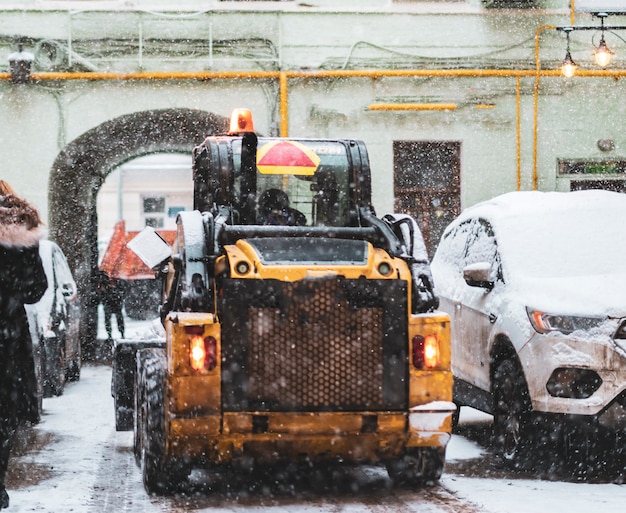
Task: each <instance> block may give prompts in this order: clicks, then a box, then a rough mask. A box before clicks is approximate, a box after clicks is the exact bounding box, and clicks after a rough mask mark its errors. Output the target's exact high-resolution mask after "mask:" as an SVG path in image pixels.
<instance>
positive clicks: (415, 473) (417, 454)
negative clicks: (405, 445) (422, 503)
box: [387, 447, 446, 486]
mask: <svg viewBox="0 0 626 513" xmlns="http://www.w3.org/2000/svg"><path fill="white" fill-rule="evenodd" d="M445 459H446V450H445V448H444V447H414V448H411V449H407V451H406V454H405V455H404V456H402V457H401V458H400V459H398V460H394V461H389V462H387V473H388V474H389V477H390V479H391V480H392V481H393V482H394V483H396V484H399V485H409V486H418V485H432V484H435V483H436V482H437V481H439V479H440V478H441V474H442V473H443V466H444V463H445Z"/></svg>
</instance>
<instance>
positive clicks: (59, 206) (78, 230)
mask: <svg viewBox="0 0 626 513" xmlns="http://www.w3.org/2000/svg"><path fill="white" fill-rule="evenodd" d="M227 127H228V119H227V118H224V117H222V116H216V115H213V114H210V113H208V112H205V111H200V110H192V109H162V110H151V111H145V112H137V113H133V114H127V115H124V116H121V117H118V118H115V119H112V120H109V121H107V122H105V123H103V124H101V125H99V126H97V127H95V128H93V129H91V130H89V131H88V132H85V133H84V134H83V135H81V136H80V137H78V138H76V139H75V140H74V141H72V142H71V143H70V144H68V145H67V146H66V147H65V148H64V149H63V151H61V153H60V154H59V155H58V157H57V158H56V160H55V162H54V165H53V167H52V171H51V173H50V189H49V196H48V203H49V222H50V238H51V239H53V240H55V241H56V242H57V243H58V244H59V246H60V247H61V249H63V252H64V253H65V254H66V256H67V258H68V261H69V264H70V266H71V268H72V271H73V273H74V277H75V279H76V282H77V286H78V292H79V297H80V300H81V312H82V322H81V344H82V347H83V349H84V356H85V357H87V358H89V357H90V356H92V355H94V354H95V352H94V350H95V349H97V348H96V347H95V342H96V335H97V320H98V319H97V305H98V303H97V297H96V294H95V288H94V271H95V270H96V269H97V266H98V244H97V226H98V216H97V212H96V198H97V196H98V191H99V190H100V187H101V186H102V183H103V182H104V180H105V178H106V177H107V175H108V174H109V173H110V172H111V171H112V170H113V169H115V168H116V167H118V166H119V165H121V164H123V163H124V162H127V161H128V160H131V159H134V158H137V157H141V156H144V155H149V154H151V153H157V152H167V151H171V152H181V153H186V152H189V162H190V165H191V150H192V148H193V147H194V146H195V145H197V144H199V143H201V142H202V141H203V140H204V138H205V137H206V136H208V135H214V134H219V133H224V132H225V131H226V130H227Z"/></svg>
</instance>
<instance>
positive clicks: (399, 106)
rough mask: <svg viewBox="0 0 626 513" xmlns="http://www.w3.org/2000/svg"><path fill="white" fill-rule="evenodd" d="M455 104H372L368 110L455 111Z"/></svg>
mask: <svg viewBox="0 0 626 513" xmlns="http://www.w3.org/2000/svg"><path fill="white" fill-rule="evenodd" d="M456 107H457V105H456V103H372V104H370V105H368V106H367V108H368V109H369V110H455V109H456Z"/></svg>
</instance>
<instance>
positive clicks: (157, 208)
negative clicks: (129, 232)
mask: <svg viewBox="0 0 626 513" xmlns="http://www.w3.org/2000/svg"><path fill="white" fill-rule="evenodd" d="M165 203H166V202H165V196H144V197H143V198H142V204H143V218H144V224H145V226H151V227H152V228H163V226H164V225H165V216H166V214H167V212H166V209H165Z"/></svg>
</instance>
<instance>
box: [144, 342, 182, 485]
mask: <svg viewBox="0 0 626 513" xmlns="http://www.w3.org/2000/svg"><path fill="white" fill-rule="evenodd" d="M139 357H140V358H142V359H143V362H142V369H141V370H142V372H141V376H140V377H139V379H140V384H139V387H140V388H141V389H142V392H141V396H140V397H141V401H142V403H141V405H140V408H141V414H140V415H139V423H140V429H141V438H140V443H141V473H142V477H143V484H144V487H145V489H146V491H147V492H148V493H156V494H167V493H170V492H172V491H174V490H175V489H176V488H177V487H178V485H179V484H180V483H181V482H182V481H183V480H184V479H186V478H187V475H188V473H186V472H185V469H184V468H183V467H182V466H180V465H178V464H177V462H176V461H173V460H171V459H169V458H168V457H167V454H166V453H165V441H166V432H165V406H164V399H165V354H164V352H163V351H161V350H158V349H147V350H145V351H142V352H141V354H140V355H139Z"/></svg>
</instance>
